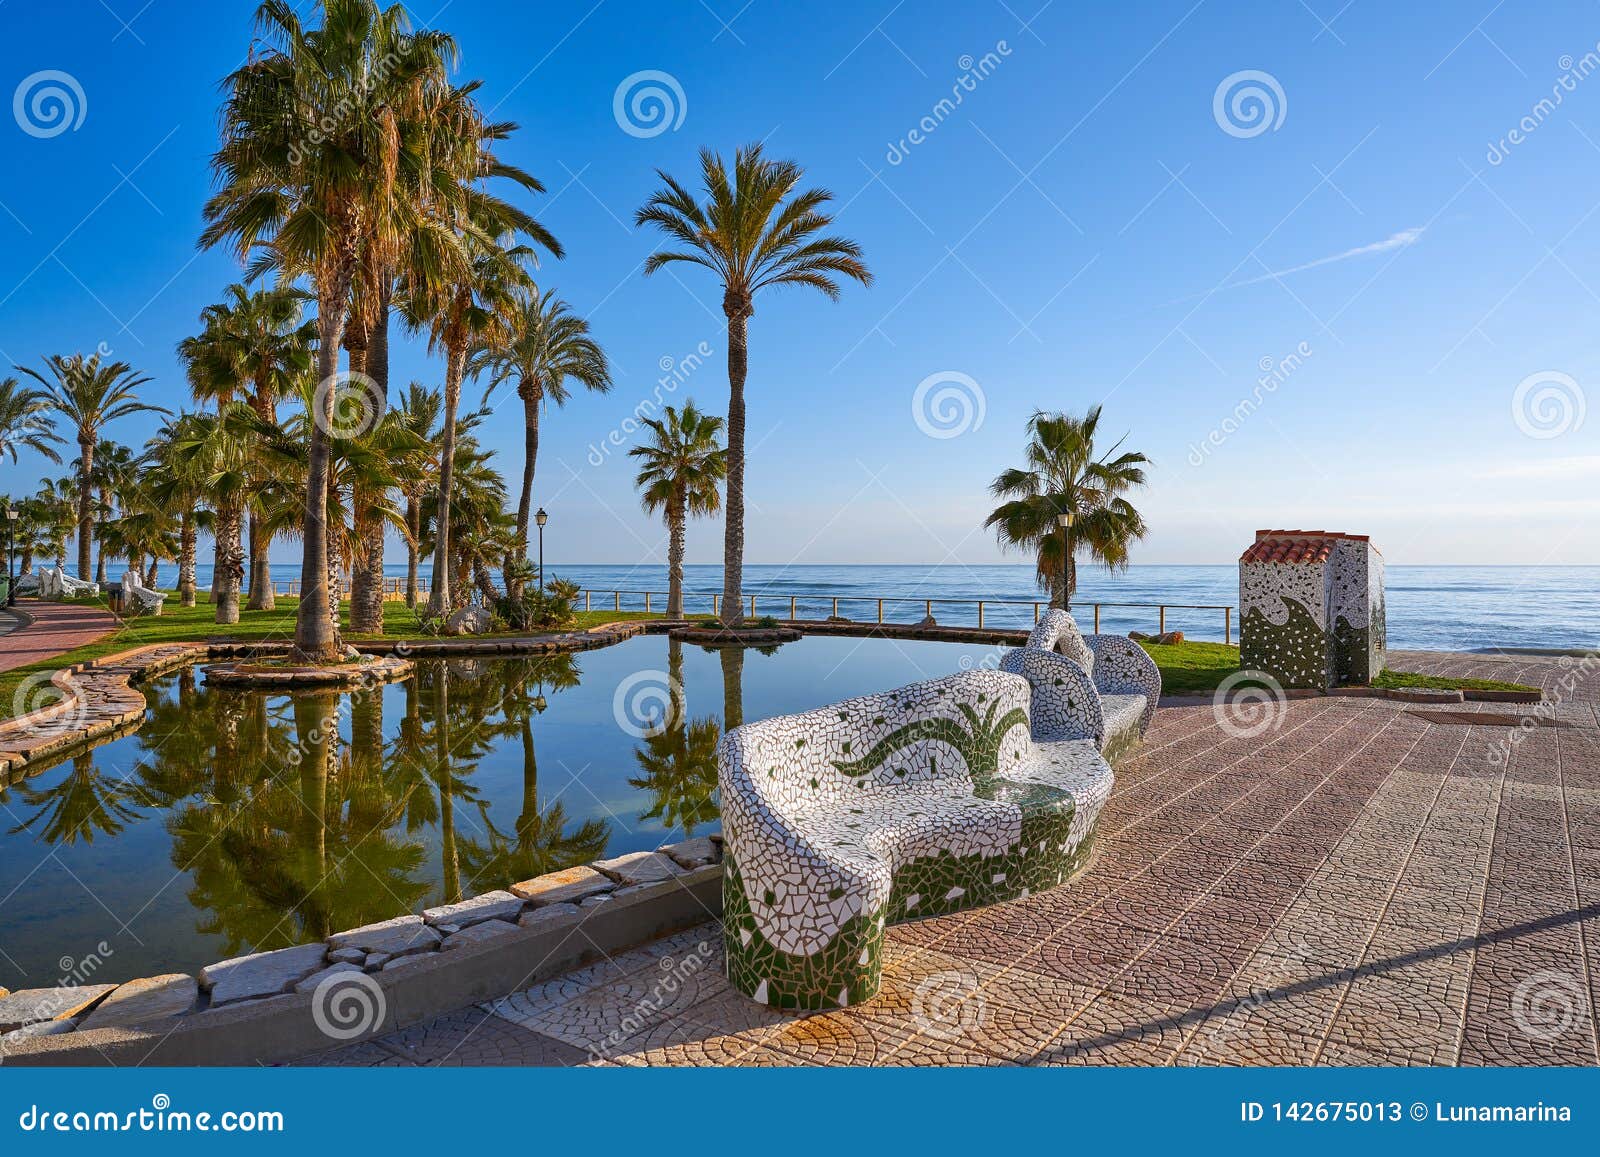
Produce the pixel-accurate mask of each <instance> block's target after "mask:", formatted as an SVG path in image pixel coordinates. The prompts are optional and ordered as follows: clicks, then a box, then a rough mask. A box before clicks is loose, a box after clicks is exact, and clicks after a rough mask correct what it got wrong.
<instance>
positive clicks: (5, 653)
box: [0, 599, 118, 671]
mask: <svg viewBox="0 0 1600 1157" xmlns="http://www.w3.org/2000/svg"><path fill="white" fill-rule="evenodd" d="M14 610H16V611H19V612H21V613H22V615H24V616H26V617H27V618H30V619H32V620H33V622H32V623H31V624H30V623H26V622H24V623H21V624H17V625H15V626H12V629H11V630H8V631H4V633H0V671H14V670H16V669H17V668H18V667H26V666H27V665H28V664H30V663H37V662H39V661H40V660H43V659H49V658H53V657H54V656H56V655H60V654H63V653H65V652H67V651H70V650H72V649H73V648H74V647H81V646H83V645H84V644H85V643H92V642H94V641H95V640H96V639H99V638H103V637H104V636H106V635H109V634H110V633H111V632H112V631H114V630H116V629H117V626H118V622H117V618H116V616H115V615H113V614H111V612H109V611H107V610H104V609H102V608H100V607H91V606H86V605H84V604H82V603H47V602H39V601H37V600H34V599H19V600H18V601H17V604H16V607H15V608H14ZM10 625H11V624H10V623H9V622H7V623H5V624H0V630H3V628H4V626H10Z"/></svg>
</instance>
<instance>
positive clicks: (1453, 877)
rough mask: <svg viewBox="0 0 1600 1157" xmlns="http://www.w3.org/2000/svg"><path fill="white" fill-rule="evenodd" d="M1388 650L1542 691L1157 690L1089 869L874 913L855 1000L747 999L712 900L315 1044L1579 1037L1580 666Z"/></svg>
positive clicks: (758, 1054) (1491, 1046) (727, 1048)
mask: <svg viewBox="0 0 1600 1157" xmlns="http://www.w3.org/2000/svg"><path fill="white" fill-rule="evenodd" d="M1390 663H1391V666H1395V667H1398V668H1404V669H1410V670H1418V671H1437V672H1441V673H1449V674H1455V675H1481V676H1484V677H1491V678H1499V679H1511V680H1517V681H1522V682H1528V683H1533V684H1536V685H1539V686H1541V687H1543V688H1545V689H1546V693H1547V698H1548V699H1550V700H1552V701H1554V703H1555V706H1554V708H1553V709H1551V710H1548V711H1545V712H1542V713H1535V712H1534V711H1533V709H1531V708H1528V707H1523V706H1514V705H1506V704H1495V703H1469V704H1451V705H1444V706H1424V705H1418V704H1409V703H1399V702H1394V701H1388V700H1366V699H1344V698H1326V699H1301V700H1293V701H1290V702H1288V703H1287V704H1284V705H1283V706H1282V708H1281V710H1280V711H1278V712H1276V713H1275V714H1273V715H1271V716H1270V717H1268V718H1267V719H1266V721H1265V722H1264V723H1263V722H1262V721H1260V720H1256V721H1254V722H1255V723H1258V724H1260V725H1261V729H1260V730H1259V731H1257V732H1255V733H1253V734H1252V733H1248V732H1249V731H1250V726H1251V722H1252V721H1249V720H1242V719H1219V718H1218V717H1217V715H1216V714H1215V713H1214V712H1213V710H1212V709H1211V708H1210V706H1185V707H1172V708H1164V709H1162V710H1161V711H1160V712H1159V713H1158V714H1157V716H1156V721H1155V724H1154V726H1153V728H1152V730H1151V733H1150V736H1149V738H1148V741H1147V742H1146V744H1145V746H1144V747H1143V748H1142V749H1141V750H1140V752H1139V753H1138V755H1137V756H1136V757H1135V758H1133V759H1131V760H1129V761H1128V762H1127V763H1126V764H1125V765H1124V766H1123V767H1122V768H1121V769H1120V770H1119V774H1118V782H1117V788H1116V792H1115V794H1114V795H1113V796H1112V799H1111V801H1110V803H1109V804H1108V805H1107V808H1106V811H1105V813H1104V816H1103V818H1102V820H1101V829H1100V830H1101V836H1100V842H1099V851H1098V854H1097V857H1096V859H1095V860H1094V862H1093V863H1092V864H1091V866H1090V867H1089V869H1088V870H1087V871H1086V872H1085V873H1084V874H1083V875H1082V876H1080V877H1079V878H1078V879H1077V880H1076V881H1074V882H1073V883H1071V884H1069V885H1067V886H1065V887H1062V888H1058V889H1056V890H1054V891H1051V892H1048V893H1045V894H1041V895H1036V896H1030V897H1027V898H1025V899H1022V900H1018V901H1015V902H1012V903H1009V904H1004V905H999V906H996V907H992V908H987V909H982V910H979V911H974V912H968V913H962V914H958V915H954V916H948V917H941V918H938V919H934V920H928V921H925V922H921V923H917V924H909V925H901V926H898V927H895V928H893V929H891V930H890V941H891V946H890V948H889V950H888V964H887V967H886V969H885V974H884V985H883V990H882V992H881V993H880V994H879V995H878V997H876V998H875V999H874V1000H872V1001H870V1002H869V1003H867V1004H865V1005H863V1006H861V1007H859V1008H854V1009H850V1010H847V1011H843V1012H837V1013H829V1014H824V1015H815V1016H809V1017H798V1016H792V1015H782V1014H778V1013H774V1012H771V1011H770V1010H767V1009H765V1008H762V1007H760V1006H757V1005H754V1004H752V1003H750V1002H749V1001H747V1000H745V999H744V998H743V997H741V996H739V995H738V994H736V993H734V992H733V991H732V990H731V989H730V988H729V987H728V985H727V982H726V980H725V979H724V978H723V977H722V976H721V974H720V971H719V966H720V947H719V946H718V945H719V941H720V934H719V931H718V929H717V926H716V924H715V923H707V924H706V925H703V926H702V927H701V928H698V929H694V930H691V931H690V932H688V933H684V934H681V935H679V936H678V937H675V938H673V939H671V940H667V941H663V942H660V943H657V944H655V945H651V946H648V947H646V948H644V949H640V950H637V951H634V952H631V953H628V954H626V955H624V956H620V957H617V958H616V959H614V960H610V961H603V962H601V963H599V964H597V965H595V966H592V967H591V968H588V969H586V970H584V971H583V972H580V973H577V974H574V975H571V976H568V977H565V978H562V979H559V980H555V981H551V982H549V983H547V984H544V985H541V986H540V987H539V988H537V989H534V990H532V991H530V992H527V993H523V994H520V995H518V996H516V997H513V998H510V999H508V1000H503V1001H498V1002H494V1003H493V1004H490V1005H486V1006H481V1007H473V1008H468V1009H464V1010H461V1011H459V1012H457V1013H455V1014H452V1015H450V1016H447V1017H444V1018H441V1019H440V1020H438V1021H435V1022H433V1023H431V1024H427V1025H420V1026H416V1027H413V1028H410V1029H407V1030H405V1031H402V1032H399V1033H396V1034H394V1035H392V1036H389V1037H386V1038H383V1039H381V1040H378V1041H373V1042H366V1043H362V1044H358V1045H354V1046H346V1047H344V1048H342V1049H339V1050H335V1051H333V1052H330V1053H327V1054H324V1055H323V1056H321V1057H318V1058H312V1059H311V1060H310V1061H309V1062H308V1063H328V1064H359V1065H374V1064H381V1065H407V1064H417V1065H425V1064H457V1065H459V1064H580V1063H593V1062H596V1061H598V1062H601V1063H613V1064H627V1065H641V1064H675V1065H705V1064H739V1065H795V1064H836V1065H837V1064H854V1065H860V1064H934V1065H943V1064H961V1065H968V1064H971V1065H997V1064H1031V1065H1063V1064H1098V1065H1106V1064H1114V1065H1169V1064H1178V1065H1217V1064H1224V1065H1238V1064H1247V1065H1273V1064H1280V1065H1281V1064H1326V1065H1368V1064H1380V1065H1412V1064H1415V1065H1427V1064H1437V1065H1456V1064H1461V1065H1499V1064H1562V1065H1575V1064H1581V1065H1592V1064H1596V1063H1597V1062H1600V1051H1597V1050H1600V1042H1597V1036H1596V1024H1595V1016H1594V1007H1595V1004H1596V1001H1597V998H1600V989H1597V980H1600V719H1597V716H1596V706H1597V704H1600V667H1596V666H1595V665H1593V664H1590V665H1588V666H1585V665H1584V664H1583V663H1581V662H1579V661H1577V660H1570V659H1560V660H1558V659H1555V658H1533V657H1524V656H1509V657H1488V656H1477V655H1447V654H1428V653H1399V654H1392V655H1391V657H1390ZM1524 717H1530V718H1529V719H1528V721H1526V722H1525V721H1524ZM706 943H708V944H709V945H710V946H711V947H710V949H709V951H710V953H711V957H712V961H713V963H712V965H711V966H710V967H704V968H694V967H693V966H692V962H693V961H694V960H695V957H696V953H697V949H698V948H699V946H700V945H701V944H706ZM669 979H670V980H672V981H673V983H671V984H670V985H668V984H666V983H664V981H667V980H669Z"/></svg>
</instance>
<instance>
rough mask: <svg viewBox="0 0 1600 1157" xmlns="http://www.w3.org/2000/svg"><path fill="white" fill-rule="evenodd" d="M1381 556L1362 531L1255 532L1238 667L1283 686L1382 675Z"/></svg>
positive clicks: (1242, 569)
mask: <svg viewBox="0 0 1600 1157" xmlns="http://www.w3.org/2000/svg"><path fill="white" fill-rule="evenodd" d="M1383 581H1384V580H1383V555H1382V554H1380V553H1379V552H1378V548H1377V547H1375V546H1373V545H1372V543H1371V541H1370V540H1369V539H1368V538H1367V536H1366V535H1364V534H1340V533H1336V532H1329V531H1322V530H1258V531H1256V540H1255V542H1253V543H1251V544H1250V546H1249V547H1248V548H1247V549H1246V550H1245V552H1244V553H1243V554H1242V555H1240V556H1239V616H1240V617H1239V663H1240V666H1242V667H1243V668H1245V669H1246V670H1253V671H1264V672H1266V673H1267V674H1268V675H1270V676H1272V677H1273V678H1274V679H1276V680H1277V681H1278V682H1279V683H1280V684H1281V685H1283V686H1284V687H1312V688H1318V689H1326V688H1328V687H1336V686H1340V685H1342V684H1350V683H1368V682H1370V681H1371V680H1372V678H1373V677H1374V676H1376V675H1377V674H1378V673H1380V672H1381V671H1382V670H1383V663H1384V647H1385V641H1384V599H1383Z"/></svg>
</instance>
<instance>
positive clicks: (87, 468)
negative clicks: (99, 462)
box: [78, 436, 94, 582]
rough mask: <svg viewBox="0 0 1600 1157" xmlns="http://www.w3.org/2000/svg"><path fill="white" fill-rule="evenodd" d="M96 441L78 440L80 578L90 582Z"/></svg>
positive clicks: (88, 439) (81, 438)
mask: <svg viewBox="0 0 1600 1157" xmlns="http://www.w3.org/2000/svg"><path fill="white" fill-rule="evenodd" d="M93 473H94V439H93V438H83V437H81V436H80V437H79V439H78V577H79V578H80V579H83V580H84V581H85V582H88V581H89V573H90V571H91V570H93V567H94V563H93V561H92V560H91V559H90V557H89V556H90V536H91V535H92V534H93V533H94V487H93V486H91V485H90V482H89V479H90V476H91V475H92V474H93Z"/></svg>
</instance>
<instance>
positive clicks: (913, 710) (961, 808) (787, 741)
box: [717, 670, 1112, 1009]
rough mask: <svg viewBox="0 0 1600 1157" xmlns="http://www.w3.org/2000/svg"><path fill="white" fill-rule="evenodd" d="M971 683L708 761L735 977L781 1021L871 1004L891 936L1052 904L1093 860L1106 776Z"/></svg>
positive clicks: (852, 707)
mask: <svg viewBox="0 0 1600 1157" xmlns="http://www.w3.org/2000/svg"><path fill="white" fill-rule="evenodd" d="M1032 697H1033V693H1032V690H1031V688H1030V687H1029V685H1028V682H1027V680H1025V679H1023V678H1021V677H1019V676H1017V675H1012V674H1007V673H1004V672H1000V671H989V670H975V671H967V672H963V673H961V674H958V675H951V676H948V677H946V678H943V679H935V680H931V681H929V682H925V683H913V684H911V685H910V686H907V687H901V688H900V689H898V690H895V691H889V692H886V693H883V694H879V695H866V696H863V697H861V698H858V699H850V700H846V701H845V702H843V703H837V704H834V705H833V706H831V707H824V708H821V709H819V710H816V711H809V712H806V713H804V714H801V715H788V716H781V717H779V718H776V719H768V720H765V721H763V722H760V723H751V724H746V725H745V726H743V727H738V728H735V729H734V730H732V731H730V732H729V733H728V734H727V735H726V736H724V737H723V740H722V744H721V746H720V747H719V749H718V752H717V762H718V769H717V773H718V784H719V787H720V788H721V803H722V830H723V837H724V849H725V850H724V866H725V872H724V877H723V930H724V936H725V938H726V942H727V959H728V976H729V979H730V980H731V981H732V983H733V985H734V986H735V987H736V988H738V989H739V991H741V992H743V993H744V994H746V995H747V996H750V997H752V998H753V999H755V1000H757V1001H760V1002H762V1003H764V1004H769V1005H773V1006H775V1007H779V1008H793V1009H819V1008H836V1007H844V1006H847V1005H851V1004H857V1003H859V1002H861V1001H863V1000H866V999H868V998H869V997H871V996H873V995H874V994H875V993H876V992H877V990H878V980H879V972H880V968H881V961H882V952H883V941H884V929H885V928H886V926H887V925H889V924H895V923H899V922H901V921H904V920H913V919H918V918H921V917H926V916H937V915H942V914H945V913H949V912H957V911H961V910H963V909H967V908H974V907H979V906H981V905H984V904H991V903H996V902H998V901H1001V900H1009V899H1013V898H1015V897H1018V896H1025V895H1027V894H1028V893H1029V892H1032V891H1038V890H1041V889H1045V888H1050V887H1054V886H1055V885H1057V884H1059V883H1061V882H1062V881H1064V880H1065V879H1067V878H1068V877H1069V876H1071V875H1072V874H1073V873H1074V872H1076V871H1077V870H1078V869H1079V868H1080V867H1081V866H1082V865H1083V864H1084V862H1085V861H1086V860H1087V859H1088V855H1089V847H1090V841H1091V837H1092V835H1093V832H1094V825H1095V820H1096V818H1097V817H1098V816H1099V814H1100V808H1101V806H1102V805H1103V804H1104V803H1105V801H1106V798H1107V797H1108V796H1109V795H1110V794H1111V784H1112V771H1111V766H1110V764H1108V763H1107V762H1106V760H1105V758H1104V757H1103V756H1102V755H1101V754H1100V752H1099V751H1098V750H1097V748H1096V745H1095V742H1094V740H1093V738H1092V737H1091V736H1089V735H1088V734H1087V733H1081V734H1079V735H1075V736H1074V735H1070V734H1068V732H1069V731H1070V728H1063V729H1060V734H1059V735H1057V736H1056V737H1055V738H1053V739H1052V740H1050V741H1041V740H1039V739H1037V738H1036V736H1035V732H1034V730H1033V728H1032V727H1031V726H1030V724H1029V710H1030V700H1031V699H1032Z"/></svg>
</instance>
